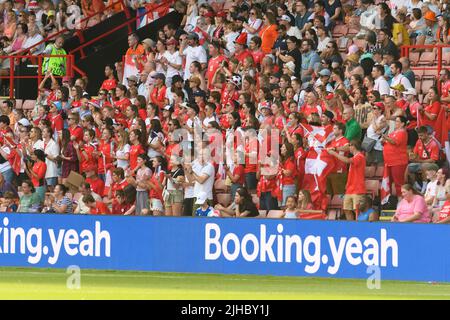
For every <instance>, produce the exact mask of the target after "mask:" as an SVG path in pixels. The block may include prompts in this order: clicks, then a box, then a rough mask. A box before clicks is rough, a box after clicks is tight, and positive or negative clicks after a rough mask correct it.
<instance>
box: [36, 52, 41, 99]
mask: <svg viewBox="0 0 450 320" xmlns="http://www.w3.org/2000/svg"><path fill="white" fill-rule="evenodd" d="M37 81H38V83H37V88H38V96H39V86H40V85H41V81H42V56H41V55H39V56H38V78H37Z"/></svg>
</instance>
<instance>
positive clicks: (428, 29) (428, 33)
mask: <svg viewBox="0 0 450 320" xmlns="http://www.w3.org/2000/svg"><path fill="white" fill-rule="evenodd" d="M423 18H424V20H425V25H424V27H423V28H422V29H420V30H417V40H416V45H422V44H434V43H436V42H437V38H436V34H437V30H438V28H439V25H438V24H437V19H436V14H435V13H434V12H433V11H431V10H429V11H427V12H425V14H424V16H423Z"/></svg>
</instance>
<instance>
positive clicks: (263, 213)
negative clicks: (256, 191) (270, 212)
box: [257, 210, 267, 218]
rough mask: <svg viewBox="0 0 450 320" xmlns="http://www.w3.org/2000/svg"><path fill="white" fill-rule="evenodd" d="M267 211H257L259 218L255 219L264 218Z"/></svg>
mask: <svg viewBox="0 0 450 320" xmlns="http://www.w3.org/2000/svg"><path fill="white" fill-rule="evenodd" d="M266 217H267V210H259V216H258V217H257V218H266Z"/></svg>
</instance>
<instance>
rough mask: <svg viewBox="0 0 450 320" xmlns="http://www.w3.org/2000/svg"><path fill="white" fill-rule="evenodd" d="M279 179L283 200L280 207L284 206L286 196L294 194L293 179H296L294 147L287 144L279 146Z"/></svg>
mask: <svg viewBox="0 0 450 320" xmlns="http://www.w3.org/2000/svg"><path fill="white" fill-rule="evenodd" d="M280 165H281V166H280V170H281V177H280V178H281V179H280V181H279V182H280V183H281V185H282V192H283V198H282V199H283V200H282V204H281V205H282V206H285V205H286V199H287V197H288V196H293V195H295V194H296V192H297V190H296V185H295V179H296V178H297V170H296V165H295V159H294V146H293V145H292V144H290V143H289V142H285V143H283V145H282V146H281V164H280Z"/></svg>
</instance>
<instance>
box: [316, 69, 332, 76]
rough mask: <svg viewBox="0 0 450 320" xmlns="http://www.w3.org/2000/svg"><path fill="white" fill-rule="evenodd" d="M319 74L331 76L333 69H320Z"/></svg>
mask: <svg viewBox="0 0 450 320" xmlns="http://www.w3.org/2000/svg"><path fill="white" fill-rule="evenodd" d="M319 75H320V76H322V77H329V76H331V71H330V70H328V69H322V70H320V72H319Z"/></svg>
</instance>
